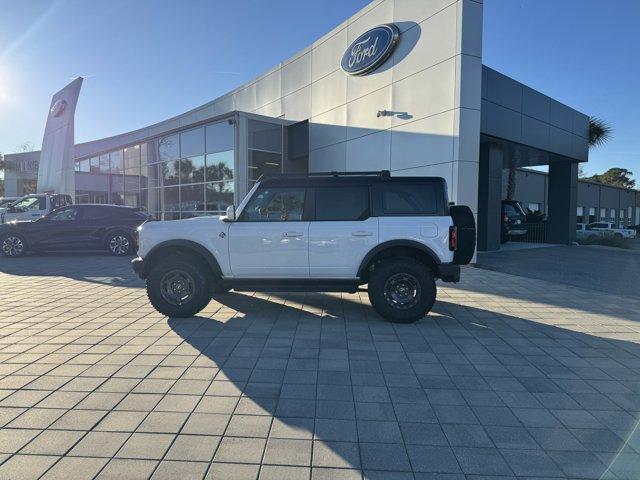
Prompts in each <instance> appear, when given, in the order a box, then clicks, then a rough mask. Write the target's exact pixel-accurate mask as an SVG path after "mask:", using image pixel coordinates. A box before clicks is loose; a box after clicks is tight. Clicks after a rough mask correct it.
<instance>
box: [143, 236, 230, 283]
mask: <svg viewBox="0 0 640 480" xmlns="http://www.w3.org/2000/svg"><path fill="white" fill-rule="evenodd" d="M166 248H175V249H180V250H192V251H193V252H195V253H197V254H199V255H200V256H201V257H203V258H204V259H205V260H206V262H207V265H209V268H211V271H212V272H213V274H214V275H216V276H222V269H221V268H220V264H219V263H218V260H217V259H216V257H215V256H214V255H213V253H211V251H210V250H209V249H208V248H206V247H204V246H202V245H201V244H199V243H198V242H194V241H193V240H185V239H175V240H167V241H164V242H161V243H159V244H158V245H156V246H154V247H153V248H152V249H151V250H149V253H147V255H146V256H145V258H144V263H145V266H144V269H143V271H142V274H143V275H144V276H145V277H146V275H147V274H148V273H149V272H148V270H149V267H150V265H152V264H153V262H154V260H155V258H154V257H156V256H157V255H158V253H160V251H162V250H164V249H166Z"/></svg>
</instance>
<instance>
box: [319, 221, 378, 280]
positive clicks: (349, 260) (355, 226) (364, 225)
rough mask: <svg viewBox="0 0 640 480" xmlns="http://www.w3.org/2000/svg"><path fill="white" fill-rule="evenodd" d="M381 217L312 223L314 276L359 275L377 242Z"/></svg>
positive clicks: (352, 276)
mask: <svg viewBox="0 0 640 480" xmlns="http://www.w3.org/2000/svg"><path fill="white" fill-rule="evenodd" d="M378 220H379V219H378V218H377V217H372V218H368V219H367V220H363V221H327V222H311V225H310V227H309V272H310V275H311V277H315V278H356V276H357V272H358V267H359V266H360V262H361V261H362V259H363V258H364V257H365V256H366V255H367V253H369V251H371V250H372V249H373V248H374V247H375V246H376V245H377V244H378Z"/></svg>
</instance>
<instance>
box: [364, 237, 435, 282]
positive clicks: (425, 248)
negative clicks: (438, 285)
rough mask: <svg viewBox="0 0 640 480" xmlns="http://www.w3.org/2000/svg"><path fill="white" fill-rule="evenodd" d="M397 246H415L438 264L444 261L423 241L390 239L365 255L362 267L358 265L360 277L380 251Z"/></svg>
mask: <svg viewBox="0 0 640 480" xmlns="http://www.w3.org/2000/svg"><path fill="white" fill-rule="evenodd" d="M395 247H407V248H415V249H417V250H420V251H422V252H423V253H426V254H427V255H428V256H429V257H431V259H432V260H433V262H434V263H435V264H436V266H437V265H440V264H441V263H442V262H441V261H440V259H439V258H438V255H436V253H435V252H434V251H433V250H431V249H430V248H429V247H428V246H426V245H425V244H423V243H420V242H416V241H415V240H389V241H387V242H383V243H381V244H379V245H376V246H375V247H374V248H373V249H371V250H370V251H369V253H367V254H366V255H365V257H364V258H363V259H362V262H360V267H358V273H357V276H358V278H362V276H363V275H364V273H365V271H366V269H367V267H368V266H369V264H370V262H371V260H373V258H375V256H376V255H378V254H379V253H382V252H383V251H385V250H388V249H390V248H395Z"/></svg>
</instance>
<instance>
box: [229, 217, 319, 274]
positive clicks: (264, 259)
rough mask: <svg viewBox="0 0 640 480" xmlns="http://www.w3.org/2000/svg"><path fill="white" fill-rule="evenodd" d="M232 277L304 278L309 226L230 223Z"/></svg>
mask: <svg viewBox="0 0 640 480" xmlns="http://www.w3.org/2000/svg"><path fill="white" fill-rule="evenodd" d="M229 255H230V261H231V273H232V275H233V276H234V277H239V278H251V277H255V278H291V277H294V278H298V277H299V278H307V277H308V276H309V222H233V223H231V227H230V228H229Z"/></svg>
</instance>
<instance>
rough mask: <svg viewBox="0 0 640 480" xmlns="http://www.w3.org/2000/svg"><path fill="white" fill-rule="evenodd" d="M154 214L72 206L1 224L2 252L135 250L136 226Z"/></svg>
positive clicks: (112, 207) (117, 252)
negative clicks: (20, 220)
mask: <svg viewBox="0 0 640 480" xmlns="http://www.w3.org/2000/svg"><path fill="white" fill-rule="evenodd" d="M150 219H151V216H150V215H149V214H148V213H147V212H146V211H144V210H142V209H140V208H133V207H121V206H116V205H92V204H81V205H70V206H66V207H62V208H59V209H57V210H54V211H52V212H51V213H49V214H47V215H45V216H44V217H42V218H39V219H38V220H35V221H32V222H9V223H5V224H4V225H0V253H2V254H3V255H4V256H6V257H19V256H21V255H23V254H24V253H26V252H27V251H41V252H42V251H54V250H55V251H61V250H73V251H78V250H106V251H108V252H109V253H111V254H112V255H117V256H122V255H129V254H132V253H134V251H135V249H136V246H135V239H136V228H137V227H138V226H139V225H141V224H143V223H144V222H146V221H147V220H150Z"/></svg>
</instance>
